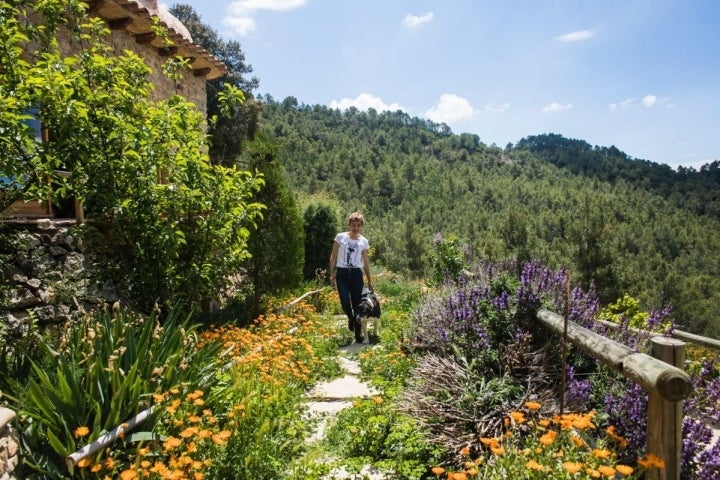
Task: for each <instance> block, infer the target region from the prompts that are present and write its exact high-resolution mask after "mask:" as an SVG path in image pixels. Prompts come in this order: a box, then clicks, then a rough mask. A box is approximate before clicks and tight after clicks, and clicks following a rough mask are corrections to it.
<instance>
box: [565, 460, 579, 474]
mask: <svg viewBox="0 0 720 480" xmlns="http://www.w3.org/2000/svg"><path fill="white" fill-rule="evenodd" d="M582 466H583V464H582V463H580V462H563V468H564V469H565V470H567V472H568V473H577V472H579V471H580V469H581V468H582Z"/></svg>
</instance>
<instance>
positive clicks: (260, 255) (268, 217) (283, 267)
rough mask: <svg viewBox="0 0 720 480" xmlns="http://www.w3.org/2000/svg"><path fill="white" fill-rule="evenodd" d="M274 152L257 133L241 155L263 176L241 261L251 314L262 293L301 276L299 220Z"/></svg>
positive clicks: (285, 286) (255, 311)
mask: <svg viewBox="0 0 720 480" xmlns="http://www.w3.org/2000/svg"><path fill="white" fill-rule="evenodd" d="M275 155H276V146H275V144H274V143H273V142H272V140H270V139H266V138H264V137H263V136H262V135H259V136H258V138H256V139H255V140H254V141H253V142H252V143H250V144H248V148H247V152H246V153H245V155H244V157H243V158H248V159H249V162H251V163H252V165H253V166H254V167H255V168H256V169H257V170H258V171H260V172H261V173H262V174H263V176H264V180H265V185H264V187H263V188H262V189H261V190H260V192H259V193H258V195H257V200H258V201H260V202H262V203H263V204H264V205H266V206H267V209H266V210H265V211H264V212H263V219H262V221H260V222H258V224H257V228H256V230H254V231H253V233H252V236H251V237H250V240H249V242H248V250H249V252H250V254H251V256H250V257H249V258H248V259H247V260H246V261H245V262H244V271H245V273H246V275H247V277H246V280H247V281H248V282H249V285H248V287H252V290H253V294H252V313H253V317H254V316H256V315H257V314H259V313H260V312H261V302H262V298H263V296H265V295H268V294H273V293H279V292H281V291H283V290H284V289H291V288H295V287H297V286H298V285H299V284H300V283H301V282H302V278H303V261H304V258H305V252H304V233H303V221H302V217H301V216H300V213H299V211H298V208H297V205H296V203H295V198H294V197H293V194H292V192H291V191H290V190H289V189H288V188H287V186H286V185H285V180H284V179H283V177H282V173H281V170H280V165H278V163H277V162H276V161H275Z"/></svg>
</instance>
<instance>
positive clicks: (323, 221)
mask: <svg viewBox="0 0 720 480" xmlns="http://www.w3.org/2000/svg"><path fill="white" fill-rule="evenodd" d="M303 221H304V224H305V226H304V231H305V263H304V266H303V277H304V278H305V280H310V279H315V278H317V277H318V273H319V272H321V271H322V272H324V271H325V270H327V267H328V259H329V258H330V252H331V251H332V241H333V238H335V234H336V233H337V231H338V226H337V225H338V221H337V217H336V216H335V214H334V213H333V210H332V208H331V207H330V206H329V205H326V204H314V203H313V204H310V205H308V206H307V208H306V209H305V212H304V213H303ZM321 277H322V278H323V279H325V275H324V274H323V275H322V276H321Z"/></svg>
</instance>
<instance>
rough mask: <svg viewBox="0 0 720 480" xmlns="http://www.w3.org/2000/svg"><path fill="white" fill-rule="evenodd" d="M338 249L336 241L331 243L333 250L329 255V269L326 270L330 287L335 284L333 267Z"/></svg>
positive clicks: (338, 245)
mask: <svg viewBox="0 0 720 480" xmlns="http://www.w3.org/2000/svg"><path fill="white" fill-rule="evenodd" d="M339 247H340V244H339V243H338V242H336V241H333V248H332V252H331V253H330V267H329V269H328V273H329V274H330V285H334V284H335V267H336V266H337V254H338V248H339Z"/></svg>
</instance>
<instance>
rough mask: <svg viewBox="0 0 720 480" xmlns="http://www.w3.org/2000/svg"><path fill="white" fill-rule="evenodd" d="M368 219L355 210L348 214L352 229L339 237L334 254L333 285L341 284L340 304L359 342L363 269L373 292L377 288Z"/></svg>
mask: <svg viewBox="0 0 720 480" xmlns="http://www.w3.org/2000/svg"><path fill="white" fill-rule="evenodd" d="M363 225H365V218H364V217H363V216H362V214H361V213H358V212H355V213H351V214H350V217H348V231H347V232H340V233H338V234H337V235H336V236H335V242H334V243H333V248H332V253H331V254H330V284H331V285H336V286H337V291H338V295H339V296H340V305H341V306H342V310H343V312H345V315H346V316H347V318H348V330H350V331H351V332H355V341H357V342H362V340H363V338H362V336H361V335H360V324H359V322H356V321H355V308H356V307H357V305H359V304H360V297H361V295H362V292H363V287H364V284H363V272H365V276H366V277H367V284H368V288H369V289H370V291H373V284H372V278H370V261H369V260H368V248H370V244H369V242H368V240H367V238H365V237H363V235H362V233H361V232H362V228H363Z"/></svg>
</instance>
